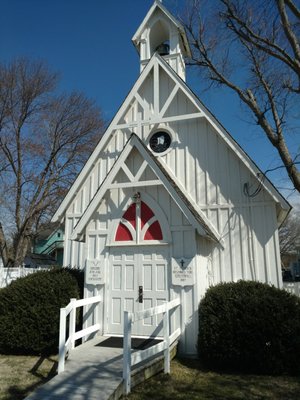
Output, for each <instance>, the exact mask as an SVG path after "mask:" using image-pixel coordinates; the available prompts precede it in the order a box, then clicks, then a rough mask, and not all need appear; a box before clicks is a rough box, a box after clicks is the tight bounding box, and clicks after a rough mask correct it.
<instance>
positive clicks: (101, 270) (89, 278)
mask: <svg viewBox="0 0 300 400" xmlns="http://www.w3.org/2000/svg"><path fill="white" fill-rule="evenodd" d="M85 282H86V284H88V285H102V284H104V283H105V263H104V259H102V260H86V268H85Z"/></svg>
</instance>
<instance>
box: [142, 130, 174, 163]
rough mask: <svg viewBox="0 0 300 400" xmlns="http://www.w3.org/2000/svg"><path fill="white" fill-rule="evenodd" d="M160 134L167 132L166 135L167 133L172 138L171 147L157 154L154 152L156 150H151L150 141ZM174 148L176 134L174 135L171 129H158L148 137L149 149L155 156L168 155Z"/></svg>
mask: <svg viewBox="0 0 300 400" xmlns="http://www.w3.org/2000/svg"><path fill="white" fill-rule="evenodd" d="M158 132H165V133H167V134H168V135H169V136H170V138H171V143H170V146H169V147H168V148H167V149H166V150H164V151H162V152H161V153H157V152H156V151H154V150H153V149H152V148H151V146H150V140H151V138H152V137H153V136H154V135H155V134H156V133H158ZM173 146H174V134H173V132H172V131H171V130H170V129H166V128H157V129H155V130H153V131H152V132H151V133H150V134H149V136H148V140H147V147H148V149H149V150H150V151H151V152H152V153H153V154H154V155H155V156H164V155H165V154H167V153H168V152H169V151H171V150H172V149H173Z"/></svg>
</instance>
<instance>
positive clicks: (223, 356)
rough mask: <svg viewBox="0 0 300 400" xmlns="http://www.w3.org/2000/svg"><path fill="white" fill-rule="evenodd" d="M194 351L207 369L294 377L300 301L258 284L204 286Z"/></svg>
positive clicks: (299, 366) (299, 369) (299, 368)
mask: <svg viewBox="0 0 300 400" xmlns="http://www.w3.org/2000/svg"><path fill="white" fill-rule="evenodd" d="M198 351H199V356H200V359H201V360H202V361H203V362H204V364H205V365H206V366H208V367H209V368H217V369H220V368H221V369H227V370H228V369H231V370H238V371H244V372H253V373H262V374H279V373H291V374H300V361H299V360H300V299H299V298H298V297H296V296H294V295H291V294H290V293H288V292H286V291H284V290H280V289H276V288H275V287H273V286H269V285H266V284H262V283H259V282H248V281H247V282H246V281H239V282H237V283H222V284H219V285H217V286H215V287H212V288H210V289H209V290H208V291H207V293H206V295H205V297H204V298H203V299H202V301H201V302H200V306H199V337H198Z"/></svg>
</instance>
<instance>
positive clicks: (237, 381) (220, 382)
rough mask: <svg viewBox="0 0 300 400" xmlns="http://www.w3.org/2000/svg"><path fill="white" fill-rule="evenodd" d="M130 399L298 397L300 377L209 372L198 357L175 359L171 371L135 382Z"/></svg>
mask: <svg viewBox="0 0 300 400" xmlns="http://www.w3.org/2000/svg"><path fill="white" fill-rule="evenodd" d="M123 399H128V400H146V399H147V400H149V399H151V400H167V399H168V400H196V399H197V400H299V399H300V379H299V378H294V377H285V376H279V377H278V376H277V377H272V376H256V375H236V374H220V373H215V372H206V371H203V370H201V369H199V368H198V362H197V360H178V359H176V360H173V361H172V364H171V375H170V376H168V375H164V374H159V375H157V376H155V377H153V378H151V379H150V380H148V381H146V382H144V383H143V384H141V385H139V386H136V387H135V388H134V389H133V390H132V393H131V394H130V395H129V396H127V397H123Z"/></svg>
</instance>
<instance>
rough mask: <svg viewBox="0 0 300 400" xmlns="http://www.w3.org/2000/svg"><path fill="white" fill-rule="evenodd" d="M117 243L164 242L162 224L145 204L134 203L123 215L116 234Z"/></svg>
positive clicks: (142, 202) (141, 202)
mask: <svg viewBox="0 0 300 400" xmlns="http://www.w3.org/2000/svg"><path fill="white" fill-rule="evenodd" d="M114 240H115V242H133V243H143V242H146V243H147V241H153V240H154V241H161V240H163V233H162V229H161V226H160V223H159V221H158V219H157V217H156V216H155V214H154V212H153V211H152V210H151V208H150V207H149V206H148V205H147V204H146V203H145V202H144V201H140V202H137V203H132V204H131V205H130V206H129V207H128V209H127V210H126V211H125V213H124V214H123V216H122V218H121V220H120V222H119V224H118V226H117V229H116V233H115V238H114Z"/></svg>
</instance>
